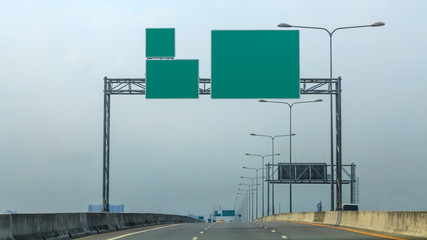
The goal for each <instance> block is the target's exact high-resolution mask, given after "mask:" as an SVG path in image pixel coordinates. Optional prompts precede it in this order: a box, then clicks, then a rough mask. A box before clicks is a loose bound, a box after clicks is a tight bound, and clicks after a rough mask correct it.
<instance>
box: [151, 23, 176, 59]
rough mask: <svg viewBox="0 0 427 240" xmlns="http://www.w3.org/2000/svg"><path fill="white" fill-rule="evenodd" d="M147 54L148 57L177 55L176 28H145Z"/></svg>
mask: <svg viewBox="0 0 427 240" xmlns="http://www.w3.org/2000/svg"><path fill="white" fill-rule="evenodd" d="M145 56H146V57H147V58H157V57H175V29H174V28H147V29H145Z"/></svg>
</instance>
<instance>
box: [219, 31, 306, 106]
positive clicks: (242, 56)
mask: <svg viewBox="0 0 427 240" xmlns="http://www.w3.org/2000/svg"><path fill="white" fill-rule="evenodd" d="M211 64H212V69H211V72H212V75H211V79H212V84H211V87H212V92H211V97H212V98H299V97H300V96H299V94H300V88H299V81H300V67H299V31H297V30H290V31H282V30H213V31H212V62H211Z"/></svg>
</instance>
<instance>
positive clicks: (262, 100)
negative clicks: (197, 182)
mask: <svg viewBox="0 0 427 240" xmlns="http://www.w3.org/2000/svg"><path fill="white" fill-rule="evenodd" d="M258 102H267V100H264V99H261V100H258Z"/></svg>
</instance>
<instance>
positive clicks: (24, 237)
mask: <svg viewBox="0 0 427 240" xmlns="http://www.w3.org/2000/svg"><path fill="white" fill-rule="evenodd" d="M190 222H201V221H200V220H197V219H194V218H190V217H186V216H178V215H168V214H152V213H46V214H42V213H35V214H14V213H13V214H0V240H33V239H39V240H43V239H44V240H47V239H70V238H74V237H81V236H85V235H90V234H96V233H103V232H111V231H117V230H122V229H128V228H132V227H141V226H149V225H156V224H168V223H190Z"/></svg>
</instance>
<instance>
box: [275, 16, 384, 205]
mask: <svg viewBox="0 0 427 240" xmlns="http://www.w3.org/2000/svg"><path fill="white" fill-rule="evenodd" d="M384 25H385V23H383V22H376V23H373V24H370V25H359V26H348V27H339V28H335V29H334V30H332V31H329V30H328V29H326V28H323V27H310V26H295V25H290V24H287V23H280V24H278V25H277V26H278V27H282V28H307V29H317V30H323V31H326V32H327V33H328V34H329V77H330V78H332V36H333V35H334V33H335V32H336V31H338V30H343V29H351V28H365V27H381V26H384ZM330 99H331V101H330V102H331V107H330V108H331V135H330V136H331V211H333V210H334V140H333V139H334V126H333V116H334V113H333V105H332V100H333V95H332V94H331V98H330ZM337 151H341V149H339V150H337ZM338 165H339V166H338ZM341 165H342V163H341V159H337V180H338V179H340V180H341V169H340V168H341ZM338 167H339V168H338ZM338 169H339V171H338ZM341 185H342V183H341V182H338V181H337V210H339V209H341V204H342V188H341V187H342V186H341ZM338 189H339V191H338Z"/></svg>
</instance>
